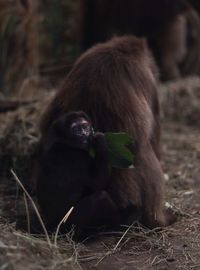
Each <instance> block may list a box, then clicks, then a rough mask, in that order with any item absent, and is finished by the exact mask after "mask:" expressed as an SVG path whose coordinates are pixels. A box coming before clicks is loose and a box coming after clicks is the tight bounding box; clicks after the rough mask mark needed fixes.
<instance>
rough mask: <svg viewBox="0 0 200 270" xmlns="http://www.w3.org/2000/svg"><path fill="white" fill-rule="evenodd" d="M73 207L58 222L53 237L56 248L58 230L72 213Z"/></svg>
mask: <svg viewBox="0 0 200 270" xmlns="http://www.w3.org/2000/svg"><path fill="white" fill-rule="evenodd" d="M73 209H74V207H73V206H72V207H71V208H70V209H69V211H68V212H67V213H66V214H65V215H64V217H63V218H62V219H61V221H60V222H59V224H58V226H57V228H56V232H55V237H54V245H55V246H57V239H58V233H59V230H60V226H61V225H62V224H63V223H65V222H66V221H67V219H68V218H69V216H70V214H71V212H72V211H73Z"/></svg>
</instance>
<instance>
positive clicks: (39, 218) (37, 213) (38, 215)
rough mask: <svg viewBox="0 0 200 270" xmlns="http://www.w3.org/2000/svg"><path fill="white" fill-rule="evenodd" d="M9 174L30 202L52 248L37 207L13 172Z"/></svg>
mask: <svg viewBox="0 0 200 270" xmlns="http://www.w3.org/2000/svg"><path fill="white" fill-rule="evenodd" d="M11 173H12V175H13V177H14V179H15V181H16V182H17V183H18V184H19V186H20V187H21V188H22V190H23V191H24V193H25V194H26V196H27V197H28V198H29V200H30V202H31V203H32V206H33V208H34V210H35V213H36V215H37V217H38V220H39V222H40V224H41V226H42V229H43V231H44V234H45V237H46V240H47V243H48V245H49V247H50V248H52V243H51V240H50V238H49V235H48V232H47V229H46V227H45V225H44V222H43V220H42V218H41V215H40V213H39V211H38V209H37V206H36V204H35V202H34V201H33V199H32V198H31V196H30V195H29V193H28V192H27V190H26V189H25V187H24V186H23V184H22V182H21V181H20V180H19V178H18V177H17V175H16V174H15V172H14V171H13V169H11Z"/></svg>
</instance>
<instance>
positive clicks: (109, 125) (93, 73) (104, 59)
mask: <svg viewBox="0 0 200 270" xmlns="http://www.w3.org/2000/svg"><path fill="white" fill-rule="evenodd" d="M154 72H155V70H154V63H153V61H152V59H151V57H150V55H149V52H148V50H147V47H146V45H145V41H144V40H141V39H137V38H135V37H121V38H113V39H112V40H110V41H108V42H107V43H105V44H99V45H97V46H95V47H93V48H91V49H90V50H88V51H87V52H86V53H85V54H83V55H82V56H81V57H80V58H79V59H78V60H77V62H76V63H75V65H74V67H73V68H72V70H71V72H70V73H69V74H68V76H67V78H66V80H65V83H64V85H63V87H62V89H61V90H60V91H59V92H58V93H57V95H56V97H55V98H54V99H53V101H52V103H51V104H50V106H49V107H48V109H47V111H46V113H45V115H44V117H43V120H42V123H41V132H42V138H41V144H42V145H45V143H46V140H47V138H48V135H49V133H50V131H51V125H52V123H53V121H55V120H56V119H58V118H59V117H60V116H62V115H63V114H65V113H66V112H70V111H74V110H76V111H77V110H81V111H85V112H86V113H87V114H88V115H89V117H90V119H91V121H92V123H93V125H94V127H95V129H96V130H98V131H100V132H106V131H113V132H127V133H128V134H130V135H131V136H133V137H134V140H135V145H134V154H135V157H136V159H135V164H134V165H135V169H131V170H128V169H124V170H120V169H113V170H112V174H111V180H110V183H109V185H108V186H107V187H106V189H105V190H104V191H106V192H107V193H108V194H109V196H110V197H111V198H112V200H113V201H114V203H115V204H116V205H117V208H118V211H119V212H120V213H121V216H122V217H123V219H122V220H121V223H128V222H131V221H133V219H134V216H135V213H136V212H139V213H140V216H141V221H142V223H143V224H145V225H147V226H149V227H150V228H153V227H155V226H163V225H167V224H168V220H166V217H165V216H164V214H163V172H162V169H161V166H160V162H159V153H160V146H159V141H160V121H159V104H158V96H157V84H156V79H155V74H154ZM59 176H60V174H59V173H57V174H55V178H56V179H57V178H58V177H59ZM80 181H83V179H81V180H80ZM50 184H52V183H50ZM80 185H81V183H80ZM77 189H79V185H78V184H77ZM42 196H44V198H43V200H45V197H46V194H45V192H44V193H43V195H42ZM58 196H59V194H58Z"/></svg>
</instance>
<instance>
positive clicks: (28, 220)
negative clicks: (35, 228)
mask: <svg viewBox="0 0 200 270" xmlns="http://www.w3.org/2000/svg"><path fill="white" fill-rule="evenodd" d="M24 203H25V209H26V218H27V230H28V233H30V232H31V223H30V215H29V210H28V201H27V197H26V194H25V193H24Z"/></svg>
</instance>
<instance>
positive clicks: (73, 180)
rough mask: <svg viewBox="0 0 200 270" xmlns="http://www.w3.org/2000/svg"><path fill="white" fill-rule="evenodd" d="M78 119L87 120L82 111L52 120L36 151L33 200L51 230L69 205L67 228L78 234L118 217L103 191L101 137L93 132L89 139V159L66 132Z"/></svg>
mask: <svg viewBox="0 0 200 270" xmlns="http://www.w3.org/2000/svg"><path fill="white" fill-rule="evenodd" d="M80 117H82V118H84V119H86V120H89V119H88V117H87V115H86V114H84V113H83V112H70V113H68V114H64V115H63V116H62V117H60V118H58V119H57V120H55V121H54V122H53V124H52V125H51V128H50V130H49V133H48V136H47V138H46V143H45V145H44V146H43V147H42V146H41V147H42V148H41V149H40V154H41V156H40V160H39V166H38V175H37V197H38V202H39V205H40V208H41V210H42V214H43V216H44V217H45V220H46V222H47V225H48V228H49V229H53V228H55V227H56V226H57V225H58V224H59V222H60V221H61V219H62V218H63V217H64V215H65V214H66V213H67V212H68V211H69V210H70V208H71V207H72V206H73V207H74V210H73V212H72V214H71V215H70V217H69V220H68V222H67V225H68V227H70V226H71V225H72V224H73V225H75V226H76V232H78V233H81V231H82V229H83V228H86V227H87V226H89V225H97V224H102V223H107V224H110V223H113V222H116V223H117V220H118V218H119V217H118V215H117V207H116V205H115V204H114V202H113V200H112V199H111V198H110V196H109V195H108V194H107V193H106V192H105V191H104V190H106V188H107V186H108V185H109V171H108V163H107V155H106V151H107V150H106V143H105V139H104V135H103V134H101V133H95V134H94V135H92V137H91V138H90V140H89V141H90V143H89V144H90V146H93V148H94V149H95V158H92V157H91V156H90V154H89V152H88V150H87V149H85V148H82V147H81V145H82V143H81V141H80V142H79V140H81V139H80V138H79V137H76V136H75V135H73V134H71V133H70V129H69V126H68V124H69V123H70V124H71V123H75V122H76V121H78V119H79V118H80Z"/></svg>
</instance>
